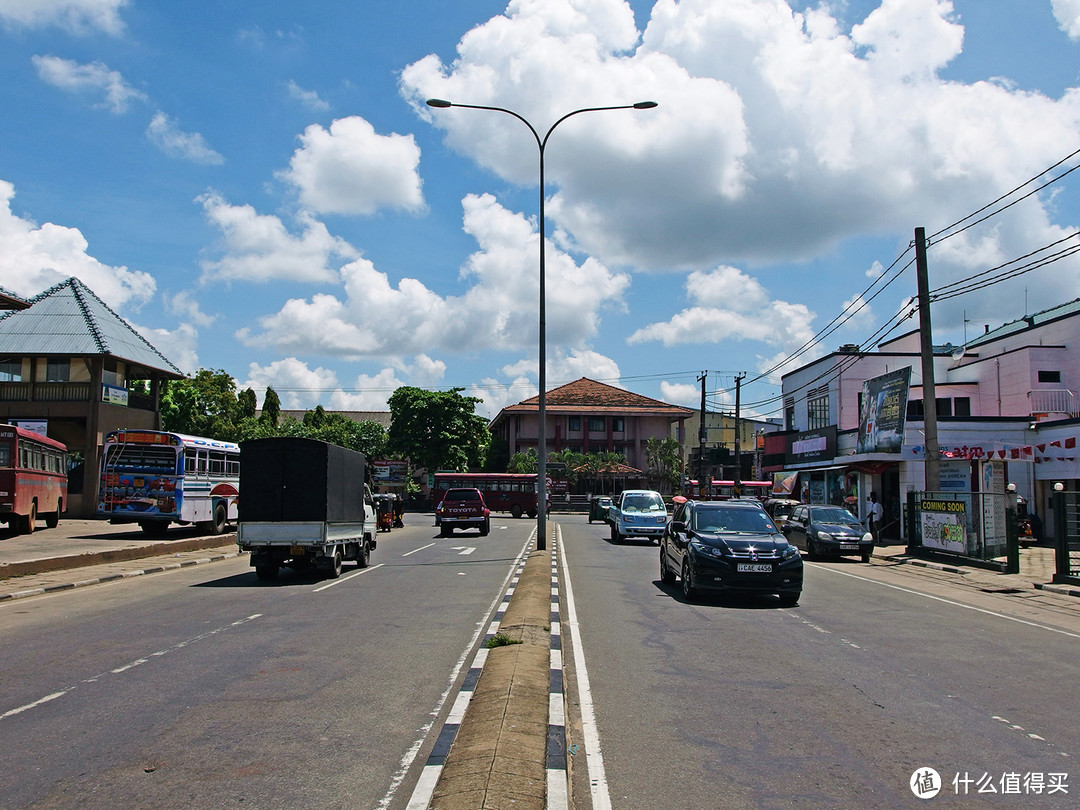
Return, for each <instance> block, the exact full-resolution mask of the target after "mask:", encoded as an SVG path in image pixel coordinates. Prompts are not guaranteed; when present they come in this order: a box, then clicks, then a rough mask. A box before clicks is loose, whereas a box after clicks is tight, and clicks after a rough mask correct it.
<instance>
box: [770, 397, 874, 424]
mask: <svg viewBox="0 0 1080 810" xmlns="http://www.w3.org/2000/svg"><path fill="white" fill-rule="evenodd" d="M859 396H862V394H860V395H859ZM784 429H785V430H794V429H795V397H787V398H786V399H785V400H784Z"/></svg>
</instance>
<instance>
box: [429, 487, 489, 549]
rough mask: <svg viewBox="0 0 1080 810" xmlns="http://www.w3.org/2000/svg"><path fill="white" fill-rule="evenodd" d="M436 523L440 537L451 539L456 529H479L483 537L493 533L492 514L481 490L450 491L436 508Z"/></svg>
mask: <svg viewBox="0 0 1080 810" xmlns="http://www.w3.org/2000/svg"><path fill="white" fill-rule="evenodd" d="M435 523H436V525H437V526H438V527H439V536H440V537H449V536H450V535H452V534H453V533H454V529H455V528H457V529H479V530H480V536H481V537H483V536H484V535H486V534H487V533H488V532H490V531H491V512H490V511H489V510H488V508H487V505H486V504H485V503H484V496H483V495H481V494H480V490H478V489H474V488H461V489H448V490H446V494H445V495H443V499H442V500H441V501H440V502H439V505H438V506H437V507H436V508H435Z"/></svg>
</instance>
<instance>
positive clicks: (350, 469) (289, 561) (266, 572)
mask: <svg viewBox="0 0 1080 810" xmlns="http://www.w3.org/2000/svg"><path fill="white" fill-rule="evenodd" d="M365 467H366V464H365V459H364V455H363V453H357V452H356V451H354V450H349V449H347V448H344V447H339V446H337V445H335V444H329V443H327V442H322V441H318V440H316V439H304V438H298V437H291V436H290V437H274V438H268V439H253V440H251V441H246V442H241V444H240V480H241V483H242V485H243V490H242V491H243V493H244V495H243V497H242V498H241V499H240V504H239V508H240V520H239V523H238V524H237V528H236V544H237V545H238V546H239V547H240V550H241V551H247V552H250V554H251V566H252V567H253V568H254V569H255V575H256V576H257V577H258V578H259V579H261V580H271V579H274V578H275V577H276V576H277V574H278V570H279V569H280V568H281V566H283V565H284V566H288V567H289V568H292V569H294V570H298V571H303V570H308V569H311V568H317V569H320V570H322V571H323V572H325V573H326V574H327V575H328V576H330V577H331V578H336V577H339V576H341V564H342V561H344V560H350V561H354V562H356V564H357V566H358V567H360V568H366V567H367V565H368V561H369V559H370V555H371V551H372V549H374V548H375V546H376V542H377V541H376V536H377V531H378V529H377V525H376V514H375V504H374V501H373V500H372V497H371V490H370V488H369V487H368V485H367V484H366V483H364V471H365Z"/></svg>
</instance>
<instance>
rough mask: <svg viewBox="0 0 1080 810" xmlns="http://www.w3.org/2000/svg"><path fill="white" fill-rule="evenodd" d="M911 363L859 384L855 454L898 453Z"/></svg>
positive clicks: (905, 413)
mask: <svg viewBox="0 0 1080 810" xmlns="http://www.w3.org/2000/svg"><path fill="white" fill-rule="evenodd" d="M910 384H911V366H907V367H906V368H902V369H900V370H899V371H890V372H889V373H888V374H882V375H881V376H880V377H873V378H871V379H869V380H866V381H865V382H864V383H863V390H862V404H861V407H860V411H859V442H858V445H857V447H856V452H858V453H899V452H900V448H901V446H902V445H903V443H904V419H905V417H906V416H907V401H908V387H909V385H910Z"/></svg>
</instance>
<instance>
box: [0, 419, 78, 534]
mask: <svg viewBox="0 0 1080 810" xmlns="http://www.w3.org/2000/svg"><path fill="white" fill-rule="evenodd" d="M67 484H68V482H67V447H66V446H65V445H63V444H61V443H60V442H58V441H56V440H55V439H50V438H48V437H47V436H42V435H41V434H40V433H34V432H33V431H30V430H26V429H24V428H21V427H16V426H15V425H0V520H2V521H4V522H5V523H7V524H8V525H9V526H14V527H15V531H17V532H19V533H21V534H30V533H31V532H32V531H34V524H35V523H37V519H38V516H41V517H43V518H45V525H46V526H48V527H49V528H50V529H55V528H56V526H57V524H58V523H59V522H60V513H61V512H63V511H64V507H65V506H66V505H67Z"/></svg>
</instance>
